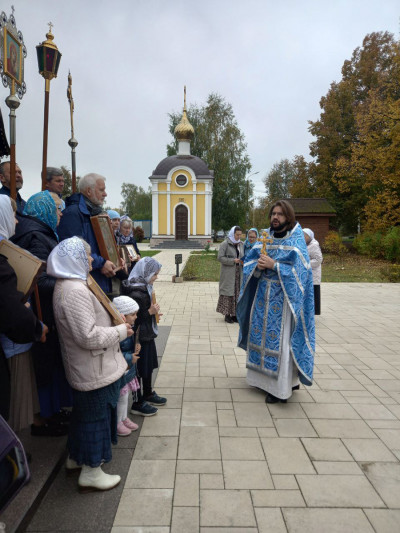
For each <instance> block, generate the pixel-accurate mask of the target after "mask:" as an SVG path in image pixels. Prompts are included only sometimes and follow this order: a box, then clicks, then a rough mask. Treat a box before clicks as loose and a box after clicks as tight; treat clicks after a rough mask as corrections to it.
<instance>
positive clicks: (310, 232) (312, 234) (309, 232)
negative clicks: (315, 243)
mask: <svg viewBox="0 0 400 533" xmlns="http://www.w3.org/2000/svg"><path fill="white" fill-rule="evenodd" d="M303 232H304V233H306V234H307V235H308V236H309V237H310V239H311V240H313V238H314V232H313V230H312V229H310V228H304V229H303Z"/></svg>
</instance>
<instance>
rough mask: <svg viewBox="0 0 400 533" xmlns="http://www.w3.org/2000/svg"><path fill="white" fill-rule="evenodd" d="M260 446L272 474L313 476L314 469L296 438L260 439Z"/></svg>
mask: <svg viewBox="0 0 400 533" xmlns="http://www.w3.org/2000/svg"><path fill="white" fill-rule="evenodd" d="M261 442H262V446H263V449H264V452H265V455H266V458H267V462H268V466H269V469H270V472H271V473H272V474H314V473H315V470H314V467H313V465H312V463H311V461H310V459H309V457H308V455H307V453H306V451H305V449H304V447H303V445H302V443H301V441H300V439H297V438H279V439H275V438H262V439H261Z"/></svg>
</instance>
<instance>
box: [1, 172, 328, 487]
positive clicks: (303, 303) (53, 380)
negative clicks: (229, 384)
mask: <svg viewBox="0 0 400 533" xmlns="http://www.w3.org/2000/svg"><path fill="white" fill-rule="evenodd" d="M0 180H1V182H2V188H1V189H0V240H1V239H7V240H11V241H12V242H13V243H14V244H16V245H18V246H19V247H21V248H24V249H25V250H28V251H29V252H31V253H32V254H33V255H35V256H36V257H38V258H39V259H41V260H42V261H44V262H45V263H46V269H45V270H44V271H43V272H42V273H41V274H40V277H39V279H38V282H37V289H38V290H37V297H36V298H31V299H30V301H29V302H27V303H25V304H23V303H22V296H23V295H22V294H21V293H19V292H18V290H17V277H16V274H15V272H14V270H13V268H12V267H11V266H10V264H9V263H8V261H7V258H6V257H5V256H3V255H1V254H0V284H1V290H2V296H3V295H4V297H3V298H2V299H1V303H0V316H1V321H0V323H1V330H0V414H1V415H2V416H3V418H5V419H6V420H7V421H8V423H9V425H10V426H11V427H12V428H13V429H14V430H16V431H19V430H21V429H23V428H25V427H29V426H30V430H31V434H32V435H33V436H61V435H66V434H68V440H67V448H68V458H67V462H66V468H67V470H69V471H74V470H77V471H79V472H80V474H79V480H78V486H79V490H80V491H81V492H87V491H92V490H108V489H111V488H113V487H115V486H116V485H117V484H118V483H119V482H120V476H119V475H116V474H115V475H111V474H106V473H105V472H104V471H103V470H102V468H101V466H102V464H103V463H106V462H109V461H110V460H111V458H112V444H115V443H116V442H117V437H118V436H120V437H124V436H127V435H130V434H131V432H132V431H135V430H137V429H138V425H137V424H136V423H135V422H134V421H133V420H131V418H130V417H129V415H130V414H133V415H137V416H144V417H147V416H154V415H156V414H157V412H158V408H159V407H161V406H163V405H165V404H166V402H167V400H166V398H163V397H161V396H159V395H158V394H157V393H156V392H155V391H154V390H153V388H152V381H153V380H152V377H153V372H154V370H155V369H156V368H157V367H158V359H157V349H156V344H155V339H156V337H157V334H158V326H157V318H158V316H160V307H159V305H158V304H157V303H155V301H154V299H153V284H154V282H155V281H156V280H157V276H158V274H159V272H160V270H161V266H162V265H161V264H160V263H159V262H158V261H157V260H156V259H154V258H152V257H143V258H141V256H140V251H139V249H138V247H137V243H136V241H135V239H134V236H133V224H132V221H131V220H130V219H129V217H127V216H121V215H120V214H119V213H118V212H117V211H115V210H109V211H108V212H107V213H105V212H104V210H103V203H104V200H105V198H106V196H107V193H106V183H105V181H106V180H105V178H104V177H103V176H100V175H98V174H88V175H86V176H84V177H83V178H82V179H81V180H80V181H79V185H78V192H76V193H74V194H72V195H71V196H69V197H67V198H66V200H65V203H64V201H63V200H62V198H61V196H62V192H63V187H64V178H63V174H62V171H61V170H60V169H57V168H48V172H47V190H45V191H41V192H38V193H36V194H34V195H33V196H31V197H30V198H29V199H28V200H27V201H25V200H23V198H22V196H21V188H22V186H23V176H22V172H21V169H20V168H19V167H18V165H17V167H16V184H17V191H18V194H17V199H16V202H15V201H14V200H13V199H11V198H10V163H8V162H5V163H1V164H0ZM100 214H102V215H105V214H107V215H108V217H109V219H110V224H111V227H112V230H113V233H114V237H115V242H116V244H117V245H121V246H123V245H131V246H133V250H134V252H133V254H134V255H133V256H132V257H131V261H130V267H129V269H128V268H121V266H122V267H125V265H124V261H123V260H121V262H120V264H119V265H117V264H114V263H113V262H112V261H111V260H110V259H107V258H104V257H102V255H101V253H100V248H99V244H98V242H97V240H96V235H95V232H94V230H93V227H92V223H91V217H94V216H97V215H100ZM269 219H270V227H269V229H268V230H263V232H262V233H263V238H262V239H259V232H258V230H257V229H256V228H251V229H250V230H249V231H248V232H247V236H246V239H245V241H244V243H243V242H242V229H241V228H240V227H239V226H234V227H232V228H231V230H230V232H229V235H228V237H227V239H226V240H225V241H224V242H223V243H222V244H221V245H220V247H219V252H218V260H219V261H220V263H221V276H220V284H219V299H218V304H217V312H219V313H221V314H223V315H224V317H225V321H226V322H227V323H229V324H230V323H233V322H238V323H239V327H240V331H239V340H238V345H239V346H240V347H242V348H243V349H244V350H245V351H246V354H247V362H246V366H247V382H248V383H249V385H250V386H252V387H256V388H258V389H260V390H263V391H265V392H266V402H267V403H276V402H279V401H280V402H286V401H287V399H288V398H289V397H290V396H291V394H292V392H293V391H294V390H296V389H298V388H299V386H300V383H303V384H306V385H311V383H312V374H313V356H314V350H315V325H314V314H319V313H320V281H321V263H322V254H321V250H320V248H319V244H318V242H317V241H316V240H315V238H314V233H313V232H312V230H311V229H308V228H306V229H304V230H302V228H301V227H300V225H299V224H298V223H296V220H295V213H294V211H293V208H292V207H291V205H290V203H288V202H286V201H284V200H281V201H278V202H276V203H275V204H274V205H273V206H272V207H271V210H270V212H269ZM265 246H266V248H265V250H263V247H265ZM264 252H266V253H264ZM89 276H92V277H93V279H94V280H95V281H96V282H97V284H98V285H99V286H100V288H101V289H102V290H103V291H104V292H105V293H106V294H107V295H108V296H109V298H110V299H112V300H113V305H114V308H115V309H116V310H118V311H119V313H120V315H121V317H122V318H123V321H122V322H121V323H119V324H118V325H115V324H114V322H113V319H112V316H111V314H110V313H109V311H108V310H107V309H106V307H105V306H104V305H103V304H102V303H101V301H100V299H98V297H97V296H96V295H95V294H94V292H92V290H91V289H90V284H88V279H89ZM38 317H40V319H39V318H38ZM130 394H131V395H132V404H131V406H130V407H129V398H130Z"/></svg>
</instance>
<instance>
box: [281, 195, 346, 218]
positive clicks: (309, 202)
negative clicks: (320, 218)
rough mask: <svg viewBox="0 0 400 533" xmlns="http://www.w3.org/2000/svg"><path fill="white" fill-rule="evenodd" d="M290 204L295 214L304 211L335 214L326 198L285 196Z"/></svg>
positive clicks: (303, 212)
mask: <svg viewBox="0 0 400 533" xmlns="http://www.w3.org/2000/svg"><path fill="white" fill-rule="evenodd" d="M286 200H287V201H288V202H290V203H291V204H292V207H293V209H294V212H295V213H296V215H300V214H305V213H321V214H324V215H327V214H332V215H334V214H336V211H335V209H334V208H333V207H332V206H331V204H330V203H329V202H328V200H327V199H326V198H286Z"/></svg>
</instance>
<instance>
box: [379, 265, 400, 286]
mask: <svg viewBox="0 0 400 533" xmlns="http://www.w3.org/2000/svg"><path fill="white" fill-rule="evenodd" d="M381 274H382V276H383V277H384V278H386V279H387V280H389V281H390V282H391V283H400V265H387V266H385V267H384V268H382V269H381Z"/></svg>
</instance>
